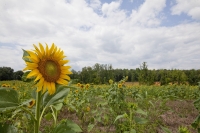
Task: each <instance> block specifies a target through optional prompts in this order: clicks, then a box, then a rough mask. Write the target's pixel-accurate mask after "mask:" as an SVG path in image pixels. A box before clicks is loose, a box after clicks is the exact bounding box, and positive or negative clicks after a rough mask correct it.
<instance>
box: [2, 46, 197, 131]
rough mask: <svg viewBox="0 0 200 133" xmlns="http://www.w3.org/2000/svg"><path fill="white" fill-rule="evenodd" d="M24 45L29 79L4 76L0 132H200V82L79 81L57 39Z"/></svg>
mask: <svg viewBox="0 0 200 133" xmlns="http://www.w3.org/2000/svg"><path fill="white" fill-rule="evenodd" d="M34 48H35V49H34V50H32V51H30V50H23V52H24V54H23V60H24V61H25V63H26V66H25V68H24V71H25V73H24V75H23V76H22V80H23V81H18V80H12V81H0V133H79V132H80V133H81V132H82V133H198V132H200V85H199V86H198V85H195V86H191V85H187V84H185V85H177V84H169V85H162V86H160V85H139V84H128V83H127V82H126V81H127V79H128V76H124V77H123V78H122V79H121V80H120V81H119V82H115V81H113V80H112V79H110V80H109V81H107V82H106V84H101V85H95V84H89V83H88V84H82V83H77V84H73V83H72V82H71V81H70V77H69V76H68V75H69V74H71V73H72V72H71V71H70V66H67V63H68V60H66V59H65V57H66V56H65V55H64V52H63V51H62V50H61V49H60V48H58V47H57V46H56V45H54V44H52V45H51V46H50V47H49V46H48V45H46V47H44V46H43V45H42V44H40V43H39V47H37V46H36V45H34Z"/></svg>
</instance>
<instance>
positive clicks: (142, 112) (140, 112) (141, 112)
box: [135, 109, 147, 116]
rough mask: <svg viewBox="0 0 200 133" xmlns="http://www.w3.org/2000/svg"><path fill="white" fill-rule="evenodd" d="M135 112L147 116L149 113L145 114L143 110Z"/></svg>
mask: <svg viewBox="0 0 200 133" xmlns="http://www.w3.org/2000/svg"><path fill="white" fill-rule="evenodd" d="M135 112H136V113H138V114H142V115H145V116H147V112H144V111H143V110H141V109H137V110H136V111H135Z"/></svg>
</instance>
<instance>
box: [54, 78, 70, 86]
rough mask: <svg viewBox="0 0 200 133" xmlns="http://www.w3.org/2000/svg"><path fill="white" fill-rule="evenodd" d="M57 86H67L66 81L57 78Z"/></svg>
mask: <svg viewBox="0 0 200 133" xmlns="http://www.w3.org/2000/svg"><path fill="white" fill-rule="evenodd" d="M56 82H57V83H58V84H62V85H67V84H68V81H66V80H64V79H62V78H59V79H58V80H57V81H56Z"/></svg>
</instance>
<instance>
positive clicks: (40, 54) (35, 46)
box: [33, 44, 42, 59]
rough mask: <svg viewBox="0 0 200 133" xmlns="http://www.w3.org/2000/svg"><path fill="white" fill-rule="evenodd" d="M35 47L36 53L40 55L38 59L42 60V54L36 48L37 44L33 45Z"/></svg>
mask: <svg viewBox="0 0 200 133" xmlns="http://www.w3.org/2000/svg"><path fill="white" fill-rule="evenodd" d="M33 46H34V47H35V52H36V53H37V54H38V57H39V58H40V59H42V53H41V52H40V50H39V48H38V47H37V46H35V44H33Z"/></svg>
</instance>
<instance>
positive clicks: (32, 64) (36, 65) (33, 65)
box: [26, 62, 38, 68]
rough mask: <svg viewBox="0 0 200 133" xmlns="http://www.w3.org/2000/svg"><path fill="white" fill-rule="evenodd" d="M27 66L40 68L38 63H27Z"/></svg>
mask: <svg viewBox="0 0 200 133" xmlns="http://www.w3.org/2000/svg"><path fill="white" fill-rule="evenodd" d="M26 65H27V66H28V67H35V68H37V67H38V64H37V63H29V62H26Z"/></svg>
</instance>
